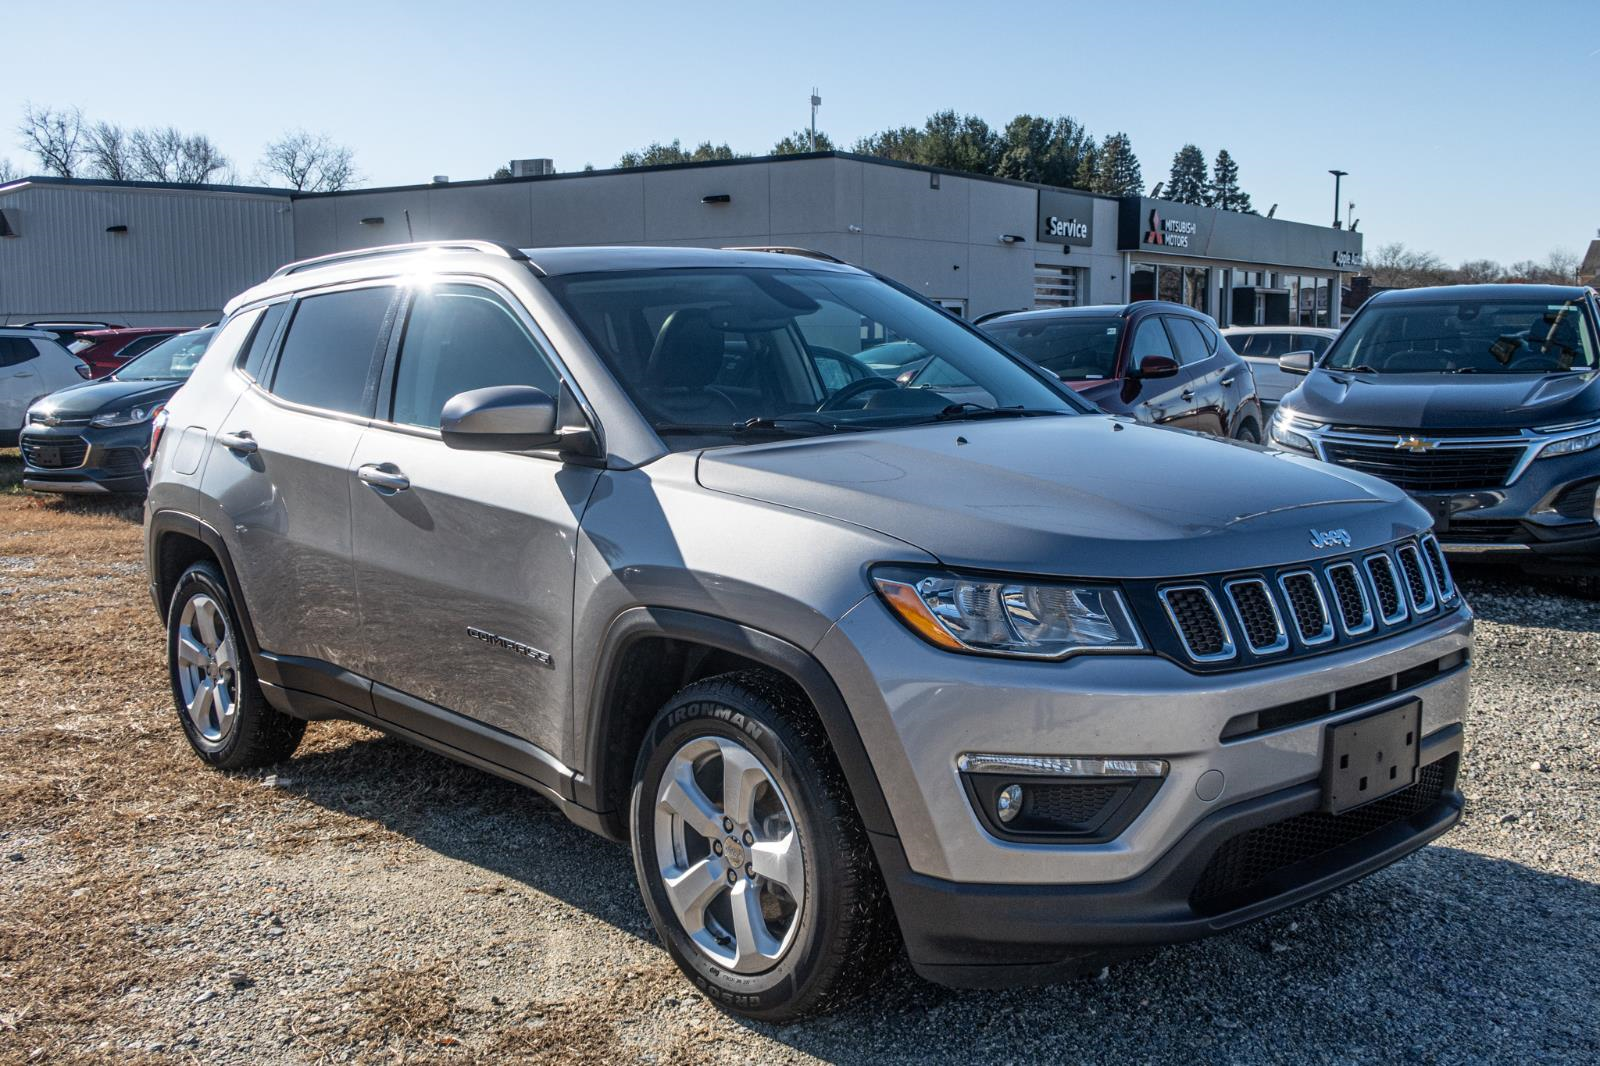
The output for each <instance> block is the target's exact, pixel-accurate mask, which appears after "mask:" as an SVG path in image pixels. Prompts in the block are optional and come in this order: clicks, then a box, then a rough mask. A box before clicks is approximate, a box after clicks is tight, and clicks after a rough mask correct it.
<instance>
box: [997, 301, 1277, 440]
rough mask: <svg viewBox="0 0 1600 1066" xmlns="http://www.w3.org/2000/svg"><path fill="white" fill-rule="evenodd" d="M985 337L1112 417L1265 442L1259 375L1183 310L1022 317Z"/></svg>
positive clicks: (1114, 308)
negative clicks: (1116, 416) (1257, 392)
mask: <svg viewBox="0 0 1600 1066" xmlns="http://www.w3.org/2000/svg"><path fill="white" fill-rule="evenodd" d="M979 328H980V329H982V330H983V331H984V332H985V333H988V334H989V335H990V336H992V337H994V338H995V339H996V340H998V341H999V342H1000V343H1001V344H1004V345H1006V346H1007V347H1009V348H1011V349H1013V350H1014V351H1017V352H1020V353H1021V354H1022V355H1024V356H1026V357H1028V358H1029V359H1032V360H1033V361H1034V362H1035V363H1038V364H1039V365H1040V366H1042V367H1043V368H1044V369H1046V370H1048V371H1050V372H1051V373H1052V374H1055V375H1056V376H1057V377H1059V378H1060V379H1061V380H1062V381H1063V382H1064V383H1065V384H1066V385H1067V386H1069V387H1070V388H1072V389H1073V390H1074V391H1076V392H1077V393H1078V394H1079V395H1081V396H1083V397H1084V398H1085V399H1088V400H1093V401H1094V402H1095V403H1096V404H1098V405H1099V406H1100V407H1102V408H1103V409H1105V410H1107V411H1111V412H1113V413H1115V414H1126V415H1132V416H1133V417H1135V418H1137V419H1138V420H1139V421H1141V422H1149V423H1152V424H1155V425H1166V426H1178V427H1181V428H1184V429H1197V430H1200V431H1202V432H1204V433H1211V434H1214V435H1215V436H1218V437H1232V438H1234V439H1235V440H1244V441H1250V442H1251V443H1256V444H1259V443H1260V442H1261V440H1262V422H1261V405H1260V403H1259V402H1258V401H1257V399H1256V388H1255V379H1254V377H1252V376H1251V373H1250V367H1249V365H1248V364H1247V363H1246V362H1245V361H1244V359H1242V358H1241V357H1240V356H1238V355H1237V354H1235V353H1234V351H1233V349H1231V348H1229V347H1228V342H1227V341H1226V340H1224V339H1223V338H1222V336H1221V335H1220V334H1218V332H1217V327H1216V323H1215V322H1213V321H1212V319H1211V316H1209V315H1205V314H1201V313H1200V312H1199V311H1196V310H1193V309H1192V308H1189V307H1185V306H1184V305H1182V304H1176V303H1166V302H1164V301H1160V300H1140V301H1136V302H1134V303H1130V304H1116V305H1107V306H1102V307H1067V308H1054V309H1050V310H1044V311H1022V312H1018V313H1015V314H1006V315H1000V316H998V317H995V318H991V319H987V320H986V321H984V323H983V324H982V325H981V326H980V327H979Z"/></svg>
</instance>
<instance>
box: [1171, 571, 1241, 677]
mask: <svg viewBox="0 0 1600 1066" xmlns="http://www.w3.org/2000/svg"><path fill="white" fill-rule="evenodd" d="M1158 595H1159V596H1160V598H1161V604H1162V606H1163V607H1165V608H1166V611H1167V618H1168V619H1169V620H1171V622H1172V628H1173V629H1174V630H1175V631H1176V632H1177V634H1178V639H1179V640H1181V641H1182V642H1183V648H1184V650H1185V651H1186V652H1188V653H1189V658H1191V659H1193V660H1194V661H1195V662H1197V663H1219V662H1226V661H1227V660H1229V659H1232V658H1233V657H1234V656H1235V655H1237V654H1238V649H1237V648H1235V647H1234V644H1233V635H1232V633H1231V632H1229V629H1228V620H1227V619H1226V618H1224V617H1223V615H1222V608H1221V607H1219V606H1218V605H1217V598H1216V596H1215V595H1213V594H1212V592H1211V588H1210V586H1208V585H1194V584H1190V585H1173V586H1170V587H1168V588H1164V589H1162V590H1161V591H1160V592H1159V593H1158ZM1206 612H1209V616H1207V614H1206ZM1207 623H1211V624H1214V625H1215V626H1216V627H1217V631H1216V633H1214V634H1213V633H1210V632H1207V631H1206V629H1205V627H1206V625H1207Z"/></svg>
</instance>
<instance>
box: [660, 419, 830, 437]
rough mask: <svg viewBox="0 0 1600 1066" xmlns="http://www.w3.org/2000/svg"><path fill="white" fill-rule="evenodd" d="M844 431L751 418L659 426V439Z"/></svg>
mask: <svg viewBox="0 0 1600 1066" xmlns="http://www.w3.org/2000/svg"><path fill="white" fill-rule="evenodd" d="M841 428H843V427H841V426H838V425H836V424H835V423H832V422H820V421H818V420H816V419H814V418H751V419H748V420H746V421H744V422H658V423H656V425H655V431H656V432H657V433H658V434H660V435H661V436H695V437H709V436H741V435H743V434H746V433H764V434H777V435H788V434H800V435H802V436H805V435H808V434H810V433H828V432H831V431H833V430H837V429H841Z"/></svg>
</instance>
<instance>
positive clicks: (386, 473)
mask: <svg viewBox="0 0 1600 1066" xmlns="http://www.w3.org/2000/svg"><path fill="white" fill-rule="evenodd" d="M385 466H390V464H388V463H385V464H383V466H379V465H377V464H376V463H368V464H366V465H365V466H363V467H361V468H360V469H359V470H357V471H356V477H358V478H360V479H361V480H362V481H363V482H365V483H366V484H368V485H371V486H372V487H373V488H375V489H377V490H378V491H379V492H384V493H395V492H404V491H405V490H406V489H409V488H410V487H411V479H410V478H408V477H406V476H405V475H404V474H402V473H401V472H400V471H398V470H395V469H392V467H391V469H388V470H385V469H384V467H385Z"/></svg>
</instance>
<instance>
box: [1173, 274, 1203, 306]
mask: <svg viewBox="0 0 1600 1066" xmlns="http://www.w3.org/2000/svg"><path fill="white" fill-rule="evenodd" d="M1174 269H1176V268H1174ZM1182 302H1183V303H1186V304H1188V305H1189V306H1190V307H1192V308H1194V309H1195V310H1196V311H1201V312H1204V313H1206V314H1210V313H1211V271H1210V270H1208V269H1206V268H1205V267H1184V268H1183V300H1182Z"/></svg>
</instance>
